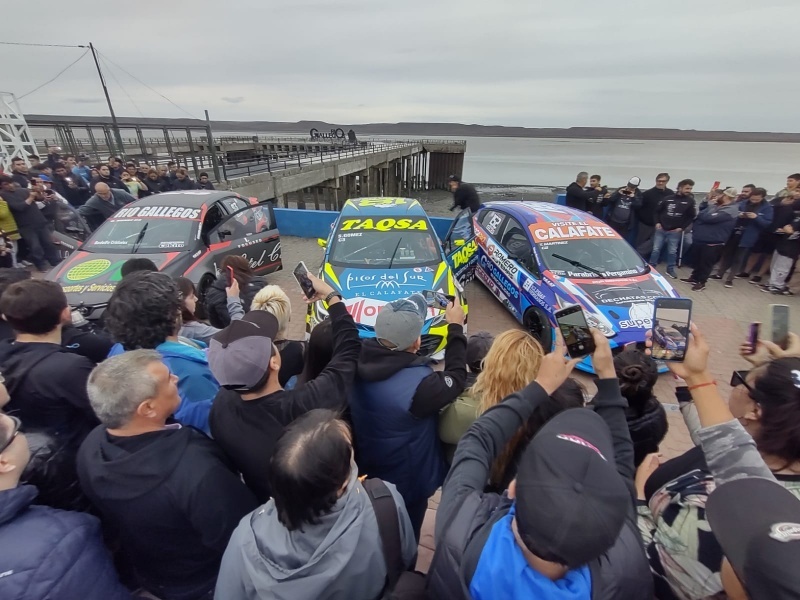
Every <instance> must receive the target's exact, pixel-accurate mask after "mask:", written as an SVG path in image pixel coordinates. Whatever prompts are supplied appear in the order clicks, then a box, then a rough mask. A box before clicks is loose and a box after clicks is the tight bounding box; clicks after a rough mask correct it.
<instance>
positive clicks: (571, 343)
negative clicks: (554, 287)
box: [555, 304, 594, 358]
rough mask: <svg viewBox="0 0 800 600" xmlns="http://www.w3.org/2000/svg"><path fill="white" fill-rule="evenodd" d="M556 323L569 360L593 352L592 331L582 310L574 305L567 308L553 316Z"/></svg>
mask: <svg viewBox="0 0 800 600" xmlns="http://www.w3.org/2000/svg"><path fill="white" fill-rule="evenodd" d="M555 317H556V323H558V328H559V329H560V330H561V335H562V336H563V337H564V343H565V344H566V345H567V353H568V354H569V355H570V357H571V358H579V357H581V356H588V355H589V354H591V353H592V352H594V338H592V330H591V329H590V328H589V324H588V323H587V322H586V315H585V314H583V309H582V308H581V307H580V306H579V305H577V304H574V305H572V306H567V307H566V308H562V309H561V310H559V311H556V314H555Z"/></svg>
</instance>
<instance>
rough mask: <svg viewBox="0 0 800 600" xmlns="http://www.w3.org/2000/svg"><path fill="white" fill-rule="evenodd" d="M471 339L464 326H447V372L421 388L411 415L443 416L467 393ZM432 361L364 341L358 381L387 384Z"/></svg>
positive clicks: (430, 377) (433, 375) (429, 378)
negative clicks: (468, 339) (468, 343)
mask: <svg viewBox="0 0 800 600" xmlns="http://www.w3.org/2000/svg"><path fill="white" fill-rule="evenodd" d="M466 361H467V338H466V337H465V336H464V328H463V327H462V326H461V325H456V324H452V323H451V324H450V325H448V326H447V346H445V351H444V370H442V371H434V372H433V373H431V374H430V375H428V376H427V377H425V379H423V380H422V381H421V382H420V383H419V385H418V386H417V391H416V392H414V397H413V398H412V400H411V407H410V408H409V412H410V413H411V414H412V415H414V416H415V417H417V418H418V419H424V418H425V417H430V416H431V415H437V414H439V411H440V410H441V409H442V408H444V407H445V406H447V405H448V404H450V403H451V402H453V401H454V400H455V399H456V398H458V397H459V395H461V392H463V391H464V385H465V383H466V381H467V365H466ZM429 362H430V359H429V358H428V357H426V356H417V355H416V354H411V353H410V352H397V351H396V350H389V349H388V348H386V347H384V346H381V345H380V344H379V343H378V341H377V340H375V339H374V338H371V339H368V340H364V343H363V344H362V347H361V356H360V358H359V359H358V378H359V379H360V380H362V381H365V382H370V381H383V380H385V379H389V377H391V376H392V375H394V374H395V373H397V372H398V371H400V370H401V369H405V368H406V367H409V366H415V365H424V364H427V363H429Z"/></svg>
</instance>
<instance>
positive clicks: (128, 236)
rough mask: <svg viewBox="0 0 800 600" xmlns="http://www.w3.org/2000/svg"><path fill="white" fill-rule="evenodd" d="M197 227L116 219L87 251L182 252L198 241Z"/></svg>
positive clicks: (92, 240) (180, 222)
mask: <svg viewBox="0 0 800 600" xmlns="http://www.w3.org/2000/svg"><path fill="white" fill-rule="evenodd" d="M197 224H198V222H197V221H195V220H192V219H175V218H153V219H113V218H112V219H109V220H107V221H106V222H105V223H103V224H102V225H101V226H100V227H98V229H97V231H95V232H94V234H92V237H91V238H89V241H88V242H86V244H85V245H84V247H83V249H84V250H88V251H89V252H116V253H120V254H124V253H134V252H135V253H139V254H153V253H159V252H180V251H182V250H185V249H187V248H188V247H189V246H190V245H191V244H192V242H193V241H194V240H195V239H196V233H197ZM145 225H146V226H147V228H146V229H145Z"/></svg>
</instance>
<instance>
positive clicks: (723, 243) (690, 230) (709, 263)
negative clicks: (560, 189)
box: [566, 171, 800, 296]
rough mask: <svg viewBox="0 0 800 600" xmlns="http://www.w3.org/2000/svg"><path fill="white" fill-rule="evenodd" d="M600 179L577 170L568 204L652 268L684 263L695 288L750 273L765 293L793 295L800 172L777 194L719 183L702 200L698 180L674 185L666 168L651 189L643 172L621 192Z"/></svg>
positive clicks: (669, 269) (799, 248)
mask: <svg viewBox="0 0 800 600" xmlns="http://www.w3.org/2000/svg"><path fill="white" fill-rule="evenodd" d="M600 181H601V177H600V175H592V176H591V178H590V177H589V174H588V173H587V172H585V171H583V172H581V173H578V176H577V177H576V180H575V181H574V182H573V183H571V184H569V186H567V190H566V191H567V194H566V204H567V206H570V207H572V208H577V209H579V210H583V211H586V212H589V213H592V214H593V215H594V216H596V217H598V218H600V219H603V220H604V221H605V222H606V223H608V224H609V225H610V226H611V227H613V228H614V229H615V230H616V231H617V232H618V233H619V234H620V235H621V236H622V237H624V238H625V239H627V240H628V241H629V242H630V243H631V244H632V245H633V246H634V247H635V248H636V249H637V250H638V251H639V253H640V254H641V255H642V257H644V258H645V259H646V260H647V261H648V262H649V263H650V264H651V265H652V266H653V267H655V266H657V265H658V264H659V263H660V262H661V260H662V259H664V260H665V262H666V274H667V276H669V277H672V278H673V279H677V278H678V273H677V271H676V270H675V269H676V266H677V265H678V264H679V263H681V262H682V263H685V264H688V265H690V266H692V267H693V271H692V274H691V275H690V276H689V277H686V278H684V279H683V281H684V282H686V283H689V284H691V285H692V290H693V291H696V292H699V291H702V290H704V289H705V287H706V284H707V282H708V281H709V280H721V281H722V282H723V285H724V287H726V288H732V287H733V283H734V280H735V279H747V280H749V281H750V283H752V284H754V285H758V286H760V288H761V289H762V290H763V291H764V292H767V293H771V294H774V295H785V296H791V295H793V292H792V291H791V290H790V289H789V286H788V281H789V280H790V279H791V277H792V275H793V274H794V270H795V264H796V263H797V258H798V255H800V173H794V174H792V175H789V176H788V177H787V178H786V187H785V188H783V189H782V190H780V191H778V192H777V193H775V194H773V195H772V197H771V198H770V197H769V194H768V192H767V190H765V189H764V188H762V187H757V186H756V185H754V184H747V185H745V186H743V187H742V190H741V191H739V190H737V189H736V188H734V187H723V186H720V185H718V184H715V186H714V187H713V188H712V189H711V190H710V191H709V192H708V193H707V194H706V195H705V197H704V198H703V199H702V200H700V201H699V202H698V200H697V199H696V198H695V195H694V181H692V180H691V179H683V180H681V181H680V182H678V185H677V187H676V190H675V191H673V190H672V189H670V188H669V187H668V185H669V181H670V175H669V173H659V174H658V175H657V176H656V180H655V186H654V187H652V188H650V189H649V190H646V191H644V192H641V191H640V190H639V187H640V185H641V180H640V179H639V178H638V177H632V178H631V179H630V181H628V184H627V185H626V186H625V187H622V188H620V189H618V190H617V191H615V192H610V191H609V190H608V188H606V187H605V186H603V185H601V183H600ZM587 182H588V183H587ZM767 273H769V277H768V278H766V275H767Z"/></svg>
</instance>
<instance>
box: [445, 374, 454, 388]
mask: <svg viewBox="0 0 800 600" xmlns="http://www.w3.org/2000/svg"><path fill="white" fill-rule="evenodd" d="M444 384H445V385H446V386H447V387H453V378H452V377H450V375H445V376H444Z"/></svg>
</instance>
